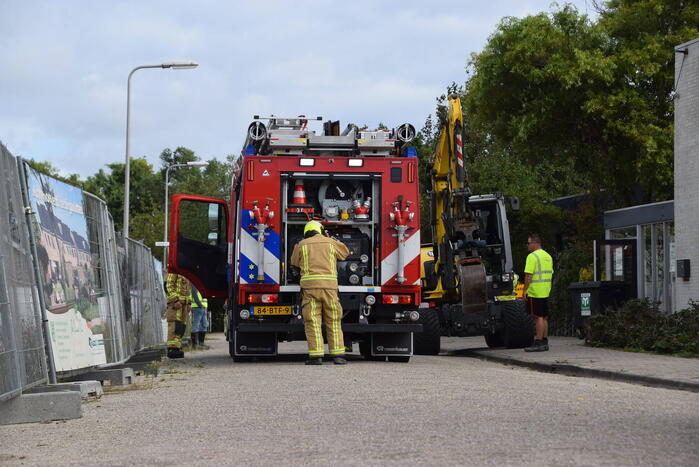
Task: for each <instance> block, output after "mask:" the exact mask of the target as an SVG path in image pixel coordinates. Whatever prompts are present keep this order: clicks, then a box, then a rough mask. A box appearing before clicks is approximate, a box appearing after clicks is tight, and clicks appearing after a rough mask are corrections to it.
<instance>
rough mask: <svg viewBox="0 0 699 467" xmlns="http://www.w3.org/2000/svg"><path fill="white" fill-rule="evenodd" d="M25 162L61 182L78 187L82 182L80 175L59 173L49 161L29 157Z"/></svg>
mask: <svg viewBox="0 0 699 467" xmlns="http://www.w3.org/2000/svg"><path fill="white" fill-rule="evenodd" d="M27 163H28V164H29V166H30V167H31V168H33V169H34V170H36V171H37V172H41V173H45V174H46V175H50V176H51V177H53V178H55V179H58V180H60V181H62V182H65V183H68V184H70V185H73V186H78V187H79V186H81V185H82V183H83V182H82V180H80V176H79V175H78V174H70V175H68V176H67V177H65V176H63V175H61V172H60V171H59V170H58V168H56V167H55V166H54V165H53V164H51V163H50V162H47V161H37V160H34V159H29V160H28V161H27Z"/></svg>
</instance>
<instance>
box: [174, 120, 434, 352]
mask: <svg viewBox="0 0 699 467" xmlns="http://www.w3.org/2000/svg"><path fill="white" fill-rule="evenodd" d="M309 123H310V125H309ZM313 125H317V126H318V127H319V128H317V129H316V130H311V129H310V127H311V126H313ZM321 125H322V130H321V129H320V126H321ZM414 137H415V129H414V127H413V126H412V125H409V124H403V125H400V126H399V127H397V128H395V129H393V130H386V129H378V130H365V129H360V128H358V127H357V126H355V125H352V124H350V125H348V126H347V127H346V128H345V129H344V130H343V131H340V124H339V122H337V121H327V122H322V119H321V118H320V117H318V118H316V119H308V118H306V117H303V116H301V117H294V118H281V117H275V116H271V117H267V118H260V117H258V116H255V118H254V121H253V122H252V123H251V124H250V126H249V128H248V132H247V136H246V140H245V144H244V146H243V151H242V154H241V156H240V157H239V158H238V159H237V161H236V163H235V170H234V175H233V178H232V183H231V194H230V200H229V201H224V200H222V199H215V198H205V197H200V196H189V195H175V196H173V198H172V212H173V215H172V219H171V223H170V232H169V233H170V250H169V254H168V271H170V272H175V273H178V274H182V275H184V276H185V277H187V278H188V279H190V280H191V281H192V282H193V283H194V284H195V285H196V287H197V288H198V289H199V290H200V291H201V292H202V294H204V295H205V296H207V297H209V298H223V297H225V298H227V299H228V300H227V309H228V311H227V321H228V331H227V339H228V342H229V349H230V354H231V357H232V358H233V360H234V361H242V360H249V359H252V358H254V357H263V356H274V355H277V352H278V343H279V342H283V341H293V340H304V339H305V336H304V331H303V319H302V316H301V310H300V287H299V278H300V275H299V271H298V270H297V269H296V268H294V267H293V266H291V265H290V264H289V259H290V256H291V252H292V250H293V248H294V245H295V244H296V243H297V242H299V241H300V240H301V239H302V238H303V228H304V225H305V224H306V222H307V221H308V220H309V219H317V220H320V221H321V222H322V223H323V225H324V226H325V228H326V230H327V231H328V232H329V233H330V235H332V236H334V237H335V238H337V239H339V240H341V241H342V242H343V243H345V244H346V245H347V246H348V248H349V250H350V255H349V257H348V258H347V259H346V260H345V261H340V262H338V264H337V274H338V283H339V295H340V300H341V303H342V308H343V310H344V313H343V320H342V327H343V331H344V335H345V340H346V345H347V346H348V347H351V346H352V343H353V342H357V343H358V344H359V350H360V353H361V354H362V355H363V356H364V357H365V358H367V359H372V360H386V359H388V360H389V361H403V362H407V361H408V360H409V359H410V356H411V355H412V353H413V333H414V332H419V331H421V330H422V325H421V324H418V323H417V321H418V320H419V316H420V315H419V305H420V296H421V293H420V292H421V290H420V218H419V216H420V214H419V199H420V198H419V187H418V167H417V164H418V160H417V157H415V156H416V153H415V150H414V148H412V147H411V146H410V145H409V143H410V141H411V140H412V139H413V138H414Z"/></svg>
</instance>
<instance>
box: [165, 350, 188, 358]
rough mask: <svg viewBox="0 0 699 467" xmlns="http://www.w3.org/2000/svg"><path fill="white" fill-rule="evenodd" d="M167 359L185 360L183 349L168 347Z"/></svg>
mask: <svg viewBox="0 0 699 467" xmlns="http://www.w3.org/2000/svg"><path fill="white" fill-rule="evenodd" d="M167 358H172V359H175V358H184V352H183V351H182V349H180V348H177V347H168V348H167Z"/></svg>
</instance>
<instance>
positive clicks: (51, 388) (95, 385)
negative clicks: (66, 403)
mask: <svg viewBox="0 0 699 467" xmlns="http://www.w3.org/2000/svg"><path fill="white" fill-rule="evenodd" d="M60 391H78V392H79V393H80V397H81V398H82V399H83V400H88V399H99V398H100V397H102V394H103V391H102V385H101V384H100V382H99V381H75V382H72V383H58V384H47V385H45V386H37V387H35V388H32V389H30V390H29V391H27V392H26V393H25V394H37V393H42V392H60Z"/></svg>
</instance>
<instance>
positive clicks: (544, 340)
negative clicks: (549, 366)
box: [541, 337, 549, 350]
mask: <svg viewBox="0 0 699 467" xmlns="http://www.w3.org/2000/svg"><path fill="white" fill-rule="evenodd" d="M541 343H542V344H543V345H544V347H545V349H544V350H548V349H549V338H548V337H544V338H543V339H542V340H541Z"/></svg>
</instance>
